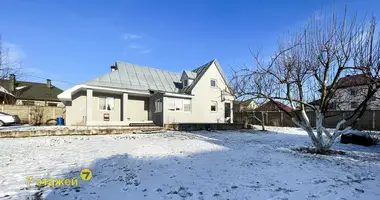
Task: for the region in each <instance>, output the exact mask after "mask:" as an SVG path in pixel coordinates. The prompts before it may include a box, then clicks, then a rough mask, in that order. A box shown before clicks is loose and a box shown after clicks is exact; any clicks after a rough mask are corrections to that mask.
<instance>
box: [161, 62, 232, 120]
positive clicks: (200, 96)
mask: <svg viewBox="0 0 380 200" xmlns="http://www.w3.org/2000/svg"><path fill="white" fill-rule="evenodd" d="M211 79H214V80H216V86H217V87H215V88H213V87H211V84H210V81H211ZM192 84H194V83H192ZM226 86H227V83H226V82H225V81H224V80H223V78H222V75H221V74H220V72H219V70H218V69H217V67H216V65H215V63H213V64H212V65H211V66H210V67H209V69H208V70H207V71H206V72H205V74H204V75H203V76H202V78H201V79H200V80H199V81H198V83H197V84H196V85H195V87H194V88H193V91H192V95H194V96H193V97H192V99H191V104H192V105H191V108H192V109H191V111H190V112H189V111H169V110H168V109H167V108H168V105H167V98H168V97H165V99H164V108H165V110H164V116H163V117H164V122H165V123H166V124H170V123H188V122H192V123H224V122H225V119H224V104H225V103H230V105H231V111H230V112H231V116H232V115H233V111H232V109H233V104H232V102H233V97H232V96H230V95H227V94H225V93H224V94H223V95H222V91H223V90H225V89H226ZM222 97H223V99H226V100H222ZM165 100H166V101H165ZM212 101H216V102H217V104H218V106H217V111H216V112H211V103H212Z"/></svg>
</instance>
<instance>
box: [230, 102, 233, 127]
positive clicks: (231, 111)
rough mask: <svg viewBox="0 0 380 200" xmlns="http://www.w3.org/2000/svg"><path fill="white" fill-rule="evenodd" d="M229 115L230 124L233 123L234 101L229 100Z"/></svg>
mask: <svg viewBox="0 0 380 200" xmlns="http://www.w3.org/2000/svg"><path fill="white" fill-rule="evenodd" d="M230 113H231V114H230V115H231V119H230V120H231V124H233V123H234V102H233V101H231V109H230Z"/></svg>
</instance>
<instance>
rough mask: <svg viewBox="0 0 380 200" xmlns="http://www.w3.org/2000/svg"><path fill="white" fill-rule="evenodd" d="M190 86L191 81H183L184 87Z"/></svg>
mask: <svg viewBox="0 0 380 200" xmlns="http://www.w3.org/2000/svg"><path fill="white" fill-rule="evenodd" d="M188 85H189V80H187V79H186V80H183V87H187V86H188Z"/></svg>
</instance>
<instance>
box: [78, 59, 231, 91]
mask: <svg viewBox="0 0 380 200" xmlns="http://www.w3.org/2000/svg"><path fill="white" fill-rule="evenodd" d="M212 63H215V65H216V67H217V68H218V70H219V72H220V73H221V75H222V77H223V79H224V80H225V81H226V83H227V80H226V78H225V76H224V73H223V71H222V69H221V68H220V66H219V63H218V61H217V60H212V61H210V62H208V63H206V64H204V65H202V66H200V67H198V68H196V69H194V70H192V71H188V70H185V71H184V72H183V73H182V74H179V73H175V72H168V71H164V70H160V69H154V68H150V67H144V66H139V65H135V64H130V63H125V62H119V61H117V62H116V64H115V66H116V67H117V70H115V71H112V72H110V73H107V74H105V75H103V76H100V77H98V78H95V79H92V80H90V81H87V82H85V83H83V84H84V85H90V86H100V87H111V88H121V89H131V90H156V91H163V92H175V93H182V94H191V90H192V89H193V88H194V86H195V85H196V84H197V83H198V81H199V79H201V77H202V76H203V74H204V73H205V72H206V71H207V69H208V68H209V67H210V66H211V65H212ZM184 73H186V75H187V76H188V77H189V78H193V79H194V81H193V83H192V84H191V85H190V86H187V87H183V85H182V82H181V75H183V74H184Z"/></svg>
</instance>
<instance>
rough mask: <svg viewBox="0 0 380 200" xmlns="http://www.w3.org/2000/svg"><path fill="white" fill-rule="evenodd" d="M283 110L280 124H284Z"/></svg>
mask: <svg viewBox="0 0 380 200" xmlns="http://www.w3.org/2000/svg"><path fill="white" fill-rule="evenodd" d="M280 112H281V119H280V126H284V112H282V111H280Z"/></svg>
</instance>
